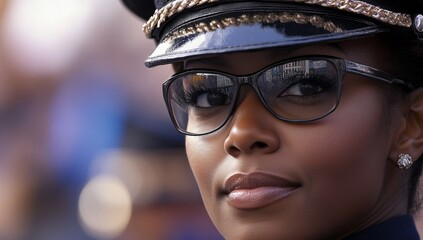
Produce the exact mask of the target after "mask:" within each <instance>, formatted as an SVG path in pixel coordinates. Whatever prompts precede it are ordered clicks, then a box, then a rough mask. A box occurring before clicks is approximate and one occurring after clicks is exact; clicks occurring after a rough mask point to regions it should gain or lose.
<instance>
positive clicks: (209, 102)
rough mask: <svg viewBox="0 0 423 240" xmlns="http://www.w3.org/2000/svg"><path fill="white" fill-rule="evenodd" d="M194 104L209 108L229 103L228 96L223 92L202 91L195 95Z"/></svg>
mask: <svg viewBox="0 0 423 240" xmlns="http://www.w3.org/2000/svg"><path fill="white" fill-rule="evenodd" d="M196 103H197V104H196V106H197V107H200V108H210V107H216V106H221V105H227V104H229V103H230V99H229V96H227V95H226V94H224V93H213V92H211V93H208V92H206V93H203V94H201V95H199V96H198V97H197V101H196Z"/></svg>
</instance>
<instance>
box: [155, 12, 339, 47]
mask: <svg viewBox="0 0 423 240" xmlns="http://www.w3.org/2000/svg"><path fill="white" fill-rule="evenodd" d="M275 22H281V23H289V22H295V23H298V24H311V25H313V26H315V27H317V28H320V29H324V30H326V31H328V32H331V33H336V32H343V31H344V29H342V28H341V27H339V26H337V25H336V24H334V23H333V22H331V21H327V20H325V19H323V18H322V17H319V16H316V15H311V16H308V15H304V14H300V13H286V12H284V13H268V14H254V15H246V14H244V15H241V16H239V17H237V18H235V17H230V18H223V19H219V20H212V21H210V22H208V23H204V22H200V23H197V24H195V25H194V26H190V27H186V28H182V29H178V30H176V31H173V32H171V33H170V34H168V35H167V36H166V37H165V38H164V39H163V42H166V41H170V40H174V39H177V38H180V37H183V36H188V35H191V34H198V33H206V32H212V31H215V30H217V29H224V28H227V27H230V26H239V25H241V24H255V23H268V24H271V23H275Z"/></svg>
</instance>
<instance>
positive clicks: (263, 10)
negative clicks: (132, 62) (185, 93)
mask: <svg viewBox="0 0 423 240" xmlns="http://www.w3.org/2000/svg"><path fill="white" fill-rule="evenodd" d="M263 5H264V4H260V7H259V8H257V6H254V4H253V5H251V6H245V5H243V8H239V9H237V8H236V7H234V6H233V5H228V6H227V7H228V8H233V9H232V10H231V11H230V13H219V9H220V10H221V9H222V8H225V5H224V4H220V5H219V9H216V10H215V11H213V9H211V8H208V9H207V14H205V13H202V12H200V13H198V14H197V15H198V16H199V17H196V16H197V15H196V14H192V13H191V14H190V19H187V18H184V20H183V23H181V22H180V21H178V19H174V20H173V21H174V22H175V24H173V25H174V26H175V27H173V25H172V24H171V23H170V24H167V26H166V28H164V29H162V31H164V32H166V34H164V35H163V36H162V38H161V40H160V41H159V43H158V46H157V48H156V50H155V51H154V52H153V53H152V54H151V56H150V57H149V58H148V59H147V61H146V66H148V67H152V66H155V65H161V64H168V63H173V62H178V61H183V60H187V59H192V58H196V57H206V56H212V55H216V54H221V53H228V52H236V51H246V50H255V49H262V48H272V47H283V46H294V45H302V44H312V43H317V42H329V41H339V40H342V39H348V38H355V37H365V36H369V35H372V34H375V33H378V32H384V31H387V30H386V29H385V28H383V27H381V26H380V25H377V24H375V23H374V22H372V21H370V20H369V21H367V20H363V18H354V16H351V15H350V14H347V13H342V14H339V12H336V11H328V10H327V9H324V10H325V11H323V10H322V11H319V8H317V10H316V8H312V9H311V8H310V9H309V8H307V7H301V8H300V7H298V6H297V7H295V8H292V4H290V5H286V6H285V5H284V4H277V5H275V6H272V5H268V6H266V5H264V6H263ZM200 16H201V17H200ZM156 34H158V33H156Z"/></svg>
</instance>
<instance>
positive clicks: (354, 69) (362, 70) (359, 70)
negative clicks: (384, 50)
mask: <svg viewBox="0 0 423 240" xmlns="http://www.w3.org/2000/svg"><path fill="white" fill-rule="evenodd" d="M345 64H346V71H347V72H349V73H355V74H359V75H363V76H366V77H369V78H373V79H377V80H380V81H383V82H386V83H389V84H398V85H402V86H404V87H406V88H408V89H410V90H411V89H414V87H413V85H412V84H411V83H408V82H405V81H403V80H401V79H398V78H396V77H394V76H393V75H392V74H389V73H387V72H384V71H381V70H378V69H376V68H372V67H369V66H366V65H363V64H359V63H355V62H351V61H348V60H345Z"/></svg>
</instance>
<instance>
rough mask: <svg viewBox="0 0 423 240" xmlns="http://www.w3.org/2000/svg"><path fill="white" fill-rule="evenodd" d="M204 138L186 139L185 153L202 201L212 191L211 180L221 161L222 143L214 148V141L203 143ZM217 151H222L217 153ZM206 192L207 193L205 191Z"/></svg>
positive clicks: (188, 137) (205, 199)
mask: <svg viewBox="0 0 423 240" xmlns="http://www.w3.org/2000/svg"><path fill="white" fill-rule="evenodd" d="M203 138H204V137H190V136H187V137H186V144H185V145H186V151H187V157H188V161H189V164H190V167H191V170H192V172H193V174H194V177H195V180H196V181H197V184H198V187H199V189H200V192H201V195H202V196H203V201H205V202H206V201H207V199H208V198H207V194H210V192H211V191H210V190H211V189H212V179H213V176H214V175H215V171H216V168H217V164H218V162H217V161H218V159H223V157H222V154H223V153H222V151H223V143H221V144H219V146H221V147H220V148H216V147H214V144H211V143H214V142H216V141H204V140H203ZM219 149H222V150H221V151H219ZM206 190H207V191H206Z"/></svg>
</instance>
